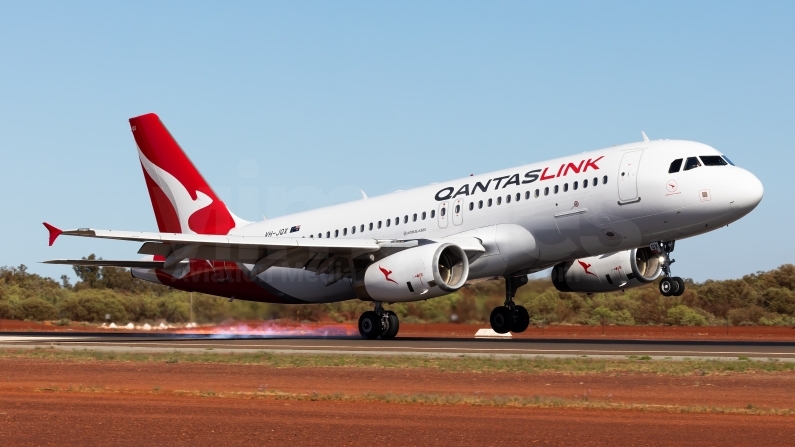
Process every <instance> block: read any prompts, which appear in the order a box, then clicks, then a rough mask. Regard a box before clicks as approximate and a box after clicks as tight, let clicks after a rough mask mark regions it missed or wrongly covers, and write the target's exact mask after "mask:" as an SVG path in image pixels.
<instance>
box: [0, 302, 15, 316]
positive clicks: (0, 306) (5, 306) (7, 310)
mask: <svg viewBox="0 0 795 447" xmlns="http://www.w3.org/2000/svg"><path fill="white" fill-rule="evenodd" d="M0 318H4V319H11V318H14V306H12V305H11V303H9V302H8V301H0Z"/></svg>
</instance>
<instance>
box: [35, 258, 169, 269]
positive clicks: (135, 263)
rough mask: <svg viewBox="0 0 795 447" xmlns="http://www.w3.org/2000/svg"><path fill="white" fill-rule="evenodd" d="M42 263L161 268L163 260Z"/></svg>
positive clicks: (58, 260)
mask: <svg viewBox="0 0 795 447" xmlns="http://www.w3.org/2000/svg"><path fill="white" fill-rule="evenodd" d="M42 264H62V265H82V266H86V267H122V268H137V269H159V268H163V261H106V260H103V259H92V260H89V259H53V260H51V261H44V262H42Z"/></svg>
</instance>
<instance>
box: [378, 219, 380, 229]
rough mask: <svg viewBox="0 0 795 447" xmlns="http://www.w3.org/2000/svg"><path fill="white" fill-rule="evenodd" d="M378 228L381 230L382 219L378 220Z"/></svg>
mask: <svg viewBox="0 0 795 447" xmlns="http://www.w3.org/2000/svg"><path fill="white" fill-rule="evenodd" d="M378 229H379V230H380V229H381V221H380V220H379V221H378Z"/></svg>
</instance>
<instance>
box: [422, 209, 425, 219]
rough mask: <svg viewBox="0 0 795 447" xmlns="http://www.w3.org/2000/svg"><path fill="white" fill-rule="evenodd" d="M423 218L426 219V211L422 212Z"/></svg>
mask: <svg viewBox="0 0 795 447" xmlns="http://www.w3.org/2000/svg"><path fill="white" fill-rule="evenodd" d="M422 220H425V211H423V212H422Z"/></svg>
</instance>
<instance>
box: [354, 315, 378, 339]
mask: <svg viewBox="0 0 795 447" xmlns="http://www.w3.org/2000/svg"><path fill="white" fill-rule="evenodd" d="M383 331H384V328H383V326H382V325H381V317H380V316H378V314H377V313H375V312H373V311H372V310H368V311H367V312H365V313H363V314H362V316H361V317H359V333H360V334H362V337H364V338H366V339H368V340H374V339H376V338H378V336H379V335H381V333H382V332H383Z"/></svg>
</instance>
